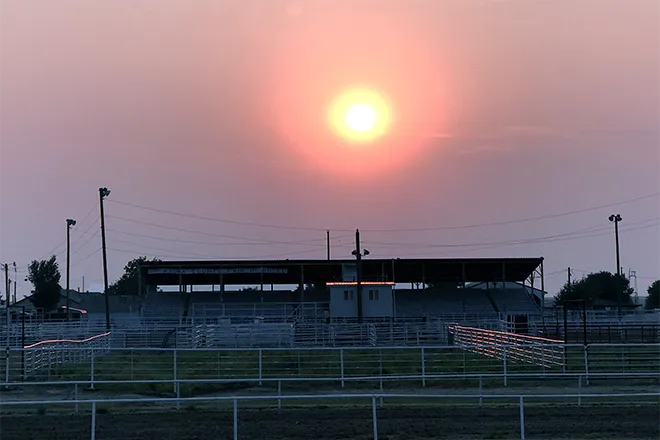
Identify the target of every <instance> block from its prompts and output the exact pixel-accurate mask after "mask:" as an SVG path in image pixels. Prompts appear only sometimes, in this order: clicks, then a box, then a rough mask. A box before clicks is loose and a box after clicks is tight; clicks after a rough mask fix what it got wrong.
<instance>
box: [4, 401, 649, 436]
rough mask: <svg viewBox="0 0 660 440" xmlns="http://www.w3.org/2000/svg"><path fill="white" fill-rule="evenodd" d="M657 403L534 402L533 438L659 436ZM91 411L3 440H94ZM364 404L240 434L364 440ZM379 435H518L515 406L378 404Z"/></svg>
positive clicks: (247, 426) (52, 419) (186, 419)
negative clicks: (602, 404)
mask: <svg viewBox="0 0 660 440" xmlns="http://www.w3.org/2000/svg"><path fill="white" fill-rule="evenodd" d="M659 410H660V406H659V405H645V406H613V405H607V406H582V407H577V406H529V407H527V408H526V409H525V427H526V437H527V438H528V439H548V440H550V439H552V440H556V439H581V440H582V439H594V440H595V439H606V438H607V439H624V438H625V439H649V440H650V439H656V440H657V439H658V438H660V427H659V421H658V420H659V419H658V415H659ZM90 418H91V415H89V414H87V415H75V416H74V415H49V414H45V415H36V414H30V415H21V416H18V415H16V416H4V417H2V419H1V420H0V422H1V425H0V434H1V437H2V439H3V440H25V439H28V438H35V439H40V440H51V439H52V440H55V439H57V440H68V439H89V438H90V431H89V429H90ZM96 420H97V430H96V438H97V439H98V440H110V439H112V440H119V439H126V440H128V439H141V440H152V439H153V440H156V439H157V440H187V439H191V440H192V439H209V440H221V439H232V438H233V436H232V433H233V431H232V428H233V418H232V412H231V411H227V410H219V411H202V410H200V409H197V408H194V407H187V408H185V409H182V410H181V411H180V412H159V413H153V412H150V413H142V414H135V413H133V414H114V413H104V414H97V419H96ZM372 430H373V428H372V414H371V409H370V408H367V407H354V408H349V407H329V408H319V407H313V408H285V409H281V410H276V409H261V410H259V409H245V408H244V409H241V410H240V411H239V439H241V440H256V439H268V440H273V439H282V440H283V439H287V440H289V439H297V440H310V439H312V440H330V439H332V440H335V439H349V440H367V439H371V438H373V431H372ZM378 432H379V439H380V440H430V439H450V438H451V439H463V440H465V439H509V438H520V425H519V412H518V407H517V406H511V407H502V406H492V407H490V406H489V407H484V408H482V409H479V408H476V407H468V406H457V407H447V406H442V407H428V406H426V407H418V408H411V407H405V408H403V407H400V408H397V407H394V406H387V407H385V408H383V409H378Z"/></svg>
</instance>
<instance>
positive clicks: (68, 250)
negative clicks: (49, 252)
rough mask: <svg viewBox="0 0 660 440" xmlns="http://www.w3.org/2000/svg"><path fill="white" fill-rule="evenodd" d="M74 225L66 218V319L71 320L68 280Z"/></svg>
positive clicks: (71, 220)
mask: <svg viewBox="0 0 660 440" xmlns="http://www.w3.org/2000/svg"><path fill="white" fill-rule="evenodd" d="M75 225H76V221H75V220H73V219H70V218H68V219H66V320H67V322H71V294H70V293H69V289H70V286H69V280H70V275H71V227H72V226H75Z"/></svg>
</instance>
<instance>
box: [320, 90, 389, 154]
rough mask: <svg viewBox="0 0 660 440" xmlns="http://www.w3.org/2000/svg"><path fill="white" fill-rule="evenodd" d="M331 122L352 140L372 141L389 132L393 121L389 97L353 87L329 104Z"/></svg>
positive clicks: (342, 134) (346, 137) (338, 130)
mask: <svg viewBox="0 0 660 440" xmlns="http://www.w3.org/2000/svg"><path fill="white" fill-rule="evenodd" d="M328 113H329V114H328V117H329V122H330V125H331V127H332V129H333V130H334V132H335V133H336V134H337V135H338V136H340V137H342V138H344V139H345V140H347V141H349V142H370V141H373V140H376V139H378V138H380V137H382V136H383V135H385V134H386V133H387V130H388V129H389V126H390V123H391V113H390V108H389V105H388V103H387V102H386V100H385V99H384V98H383V97H382V96H381V95H379V94H378V93H376V92H375V91H373V90H369V89H351V90H347V91H345V92H343V93H341V94H340V95H339V96H338V97H337V98H336V99H335V100H334V101H333V102H332V103H331V105H330V109H329V112H328Z"/></svg>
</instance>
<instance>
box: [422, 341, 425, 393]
mask: <svg viewBox="0 0 660 440" xmlns="http://www.w3.org/2000/svg"><path fill="white" fill-rule="evenodd" d="M425 358H426V356H425V354H424V347H422V386H423V387H425V386H426V362H425Z"/></svg>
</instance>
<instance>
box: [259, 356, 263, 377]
mask: <svg viewBox="0 0 660 440" xmlns="http://www.w3.org/2000/svg"><path fill="white" fill-rule="evenodd" d="M262 372H263V352H262V350H261V349H259V386H261V385H262V381H263V375H262Z"/></svg>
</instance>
